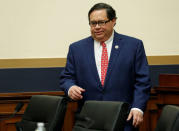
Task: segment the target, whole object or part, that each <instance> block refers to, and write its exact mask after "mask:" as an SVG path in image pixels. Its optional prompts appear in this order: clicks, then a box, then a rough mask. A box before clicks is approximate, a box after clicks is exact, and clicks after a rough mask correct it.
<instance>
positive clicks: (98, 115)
mask: <svg viewBox="0 0 179 131" xmlns="http://www.w3.org/2000/svg"><path fill="white" fill-rule="evenodd" d="M127 115H128V104H127V103H124V102H112V101H86V102H85V104H84V106H83V108H82V110H81V112H80V114H79V116H77V120H76V123H75V126H74V128H73V131H123V130H124V125H125V122H126V119H127Z"/></svg>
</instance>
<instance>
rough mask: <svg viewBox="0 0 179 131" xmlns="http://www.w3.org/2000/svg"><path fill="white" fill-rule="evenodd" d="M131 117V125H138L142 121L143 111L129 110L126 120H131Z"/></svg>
mask: <svg viewBox="0 0 179 131" xmlns="http://www.w3.org/2000/svg"><path fill="white" fill-rule="evenodd" d="M132 118H133V122H132V125H133V126H134V127H138V126H139V125H140V124H141V123H142V122H143V113H142V112H140V111H138V110H131V111H130V113H129V115H128V118H127V121H129V120H131V119H132Z"/></svg>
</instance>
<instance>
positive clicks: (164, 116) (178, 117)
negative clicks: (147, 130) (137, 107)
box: [155, 105, 179, 131]
mask: <svg viewBox="0 0 179 131" xmlns="http://www.w3.org/2000/svg"><path fill="white" fill-rule="evenodd" d="M155 131H179V107H178V106H174V105H166V106H164V107H163V110H162V113H161V115H160V118H159V120H158V122H157V126H156V129H155Z"/></svg>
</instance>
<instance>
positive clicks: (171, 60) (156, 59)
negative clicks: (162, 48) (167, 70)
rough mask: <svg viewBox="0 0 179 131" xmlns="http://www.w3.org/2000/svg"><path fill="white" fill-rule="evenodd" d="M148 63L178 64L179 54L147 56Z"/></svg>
mask: <svg viewBox="0 0 179 131" xmlns="http://www.w3.org/2000/svg"><path fill="white" fill-rule="evenodd" d="M147 59H148V62H149V65H177V64H179V55H171V56H147Z"/></svg>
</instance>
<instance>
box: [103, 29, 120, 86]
mask: <svg viewBox="0 0 179 131" xmlns="http://www.w3.org/2000/svg"><path fill="white" fill-rule="evenodd" d="M122 46H123V43H122V38H121V36H120V35H119V34H117V33H116V32H114V39H113V44H112V49H111V55H110V59H109V64H108V70H107V75H106V79H105V85H106V83H107V81H108V79H109V78H110V74H111V72H112V71H113V70H112V69H113V67H114V65H115V63H116V59H118V55H119V53H120V51H121V49H122Z"/></svg>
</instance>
